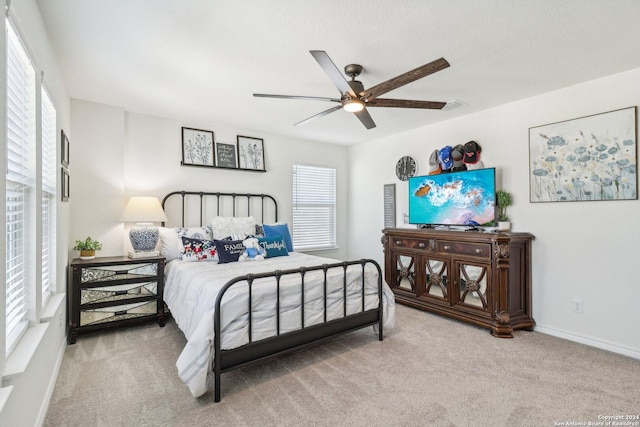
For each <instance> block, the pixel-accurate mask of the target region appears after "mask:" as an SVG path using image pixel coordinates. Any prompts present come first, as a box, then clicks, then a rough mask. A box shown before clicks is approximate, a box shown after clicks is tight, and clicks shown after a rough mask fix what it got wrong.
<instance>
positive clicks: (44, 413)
mask: <svg viewBox="0 0 640 427" xmlns="http://www.w3.org/2000/svg"><path fill="white" fill-rule="evenodd" d="M66 349H67V337H66V336H65V337H64V340H63V341H62V345H61V346H60V349H59V350H58V357H57V358H56V365H55V367H54V372H53V375H52V376H51V378H50V379H49V385H48V386H47V392H46V394H45V399H44V402H42V405H41V406H40V412H39V413H38V423H37V424H36V425H38V426H41V425H43V424H44V419H45V417H46V416H47V411H48V410H49V403H51V397H52V396H53V389H54V388H55V387H56V381H57V380H58V374H59V373H60V368H61V367H62V359H63V358H64V353H65V351H66Z"/></svg>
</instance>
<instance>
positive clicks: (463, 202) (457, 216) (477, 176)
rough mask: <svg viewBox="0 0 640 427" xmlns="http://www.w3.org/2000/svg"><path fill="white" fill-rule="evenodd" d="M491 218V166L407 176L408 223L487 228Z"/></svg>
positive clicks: (493, 189) (493, 215)
mask: <svg viewBox="0 0 640 427" xmlns="http://www.w3.org/2000/svg"><path fill="white" fill-rule="evenodd" d="M495 220H496V171H495V168H486V169H474V170H467V171H458V172H449V173H441V174H437V175H426V176H414V177H411V178H409V222H410V223H411V224H418V225H450V226H452V225H456V226H467V227H490V226H493V225H495Z"/></svg>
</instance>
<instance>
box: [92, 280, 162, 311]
mask: <svg viewBox="0 0 640 427" xmlns="http://www.w3.org/2000/svg"><path fill="white" fill-rule="evenodd" d="M157 295H158V283H157V282H145V283H127V284H124V285H115V286H102V287H95V288H85V289H81V290H80V307H81V308H82V306H84V305H86V304H95V303H103V302H115V301H122V302H126V300H128V299H134V298H140V297H145V296H152V297H155V296H157Z"/></svg>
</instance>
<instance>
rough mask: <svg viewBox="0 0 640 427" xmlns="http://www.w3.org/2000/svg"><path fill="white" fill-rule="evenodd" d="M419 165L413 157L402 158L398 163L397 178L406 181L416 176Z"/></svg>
mask: <svg viewBox="0 0 640 427" xmlns="http://www.w3.org/2000/svg"><path fill="white" fill-rule="evenodd" d="M417 170H418V163H417V162H416V159H414V158H413V157H411V156H402V157H400V160H398V163H396V176H397V177H398V179H400V180H402V181H406V180H408V179H409V178H411V177H412V176H414V175H415V174H416V172H417Z"/></svg>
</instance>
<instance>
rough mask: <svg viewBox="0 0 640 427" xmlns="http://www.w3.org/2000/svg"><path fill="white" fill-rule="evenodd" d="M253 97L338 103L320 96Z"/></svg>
mask: <svg viewBox="0 0 640 427" xmlns="http://www.w3.org/2000/svg"><path fill="white" fill-rule="evenodd" d="M253 96H255V97H258V98H281V99H302V100H308V101H331V102H340V100H339V99H335V98H323V97H320V96H298V95H270V94H267V93H254V94H253Z"/></svg>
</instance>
